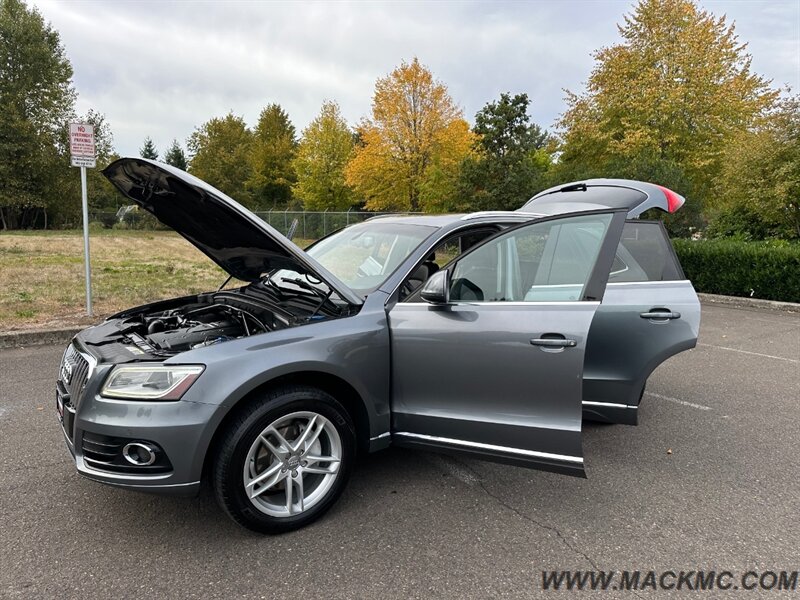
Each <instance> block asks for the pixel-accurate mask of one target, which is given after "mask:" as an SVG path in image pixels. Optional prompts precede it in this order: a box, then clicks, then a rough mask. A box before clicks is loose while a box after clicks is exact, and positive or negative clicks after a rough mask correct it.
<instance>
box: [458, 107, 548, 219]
mask: <svg viewBox="0 0 800 600" xmlns="http://www.w3.org/2000/svg"><path fill="white" fill-rule="evenodd" d="M529 104H530V100H529V99H528V95H527V94H516V95H515V96H513V97H512V96H511V95H510V94H507V93H504V94H501V95H500V100H499V101H497V102H490V103H488V104H486V106H484V107H483V108H482V109H481V110H480V111H478V113H477V114H476V115H475V126H474V127H473V131H474V132H475V134H476V135H477V139H476V141H475V150H476V152H475V153H474V154H473V155H472V156H471V157H470V158H468V159H467V160H466V161H465V163H464V164H463V165H462V172H461V178H460V181H459V184H460V189H461V193H460V194H459V198H461V199H462V201H463V202H464V206H463V207H461V209H462V210H514V209H517V208H519V207H520V206H522V204H524V203H525V201H526V200H528V199H529V198H531V196H533V195H534V194H535V193H536V192H538V191H540V190H541V189H543V188H544V187H545V185H546V183H545V180H544V176H545V174H546V171H547V170H548V168H549V167H550V163H551V162H552V161H551V158H550V153H549V152H548V151H547V150H546V149H545V146H546V145H547V144H548V141H549V136H548V134H547V132H546V131H544V130H542V128H541V127H539V126H538V125H536V124H535V123H531V122H530V116H529V115H528V106H529Z"/></svg>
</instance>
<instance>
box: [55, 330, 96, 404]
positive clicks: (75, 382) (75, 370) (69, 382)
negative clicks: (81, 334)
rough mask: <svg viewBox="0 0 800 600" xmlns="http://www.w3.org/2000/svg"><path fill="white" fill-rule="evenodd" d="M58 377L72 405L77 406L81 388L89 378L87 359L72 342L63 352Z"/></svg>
mask: <svg viewBox="0 0 800 600" xmlns="http://www.w3.org/2000/svg"><path fill="white" fill-rule="evenodd" d="M59 379H60V380H61V382H62V384H63V385H64V388H65V389H66V391H67V393H68V394H69V397H70V400H71V403H72V405H73V406H77V405H78V400H79V399H80V395H81V393H82V392H83V388H84V387H86V381H87V380H88V379H89V361H88V360H86V359H85V358H84V356H83V355H82V354H81V353H80V352H78V350H77V348H75V345H74V344H70V345H69V346H68V347H67V351H66V352H65V353H64V359H63V360H62V361H61V372H60V373H59Z"/></svg>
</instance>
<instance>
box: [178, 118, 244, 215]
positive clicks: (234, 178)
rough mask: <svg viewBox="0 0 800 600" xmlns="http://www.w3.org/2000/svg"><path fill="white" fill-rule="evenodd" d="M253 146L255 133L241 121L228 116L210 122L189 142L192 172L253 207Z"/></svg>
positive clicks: (190, 170)
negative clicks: (248, 188) (251, 188)
mask: <svg viewBox="0 0 800 600" xmlns="http://www.w3.org/2000/svg"><path fill="white" fill-rule="evenodd" d="M252 142H253V133H252V132H251V131H250V129H248V127H247V125H246V124H245V122H244V119H242V118H241V117H237V116H236V115H234V114H233V113H228V114H227V115H226V116H225V117H222V118H218V117H215V118H213V119H210V120H209V121H207V122H206V123H203V125H201V126H200V127H198V128H197V129H196V130H195V131H194V132H193V133H192V135H191V137H190V138H189V142H188V146H189V152H190V153H191V159H190V161H189V172H190V173H192V174H193V175H195V176H197V177H199V178H200V179H202V180H204V181H206V182H208V183H209V184H211V185H213V186H214V187H216V188H218V189H219V190H221V191H222V192H224V193H226V194H228V195H229V196H231V197H232V198H233V199H234V200H237V201H239V202H241V203H242V204H245V205H248V206H251V207H252V199H251V196H250V192H249V191H248V190H247V187H246V182H247V181H248V180H249V179H250V177H251V174H252V171H251V168H250V161H249V158H250V151H251V145H252Z"/></svg>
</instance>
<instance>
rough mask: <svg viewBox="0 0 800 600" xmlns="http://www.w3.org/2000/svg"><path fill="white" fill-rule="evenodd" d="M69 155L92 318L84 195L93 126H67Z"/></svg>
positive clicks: (90, 164)
mask: <svg viewBox="0 0 800 600" xmlns="http://www.w3.org/2000/svg"><path fill="white" fill-rule="evenodd" d="M69 153H70V161H71V164H72V166H73V167H80V168H81V201H82V207H83V262H84V266H85V271H86V314H87V315H89V316H90V317H91V316H92V269H91V266H90V263H89V199H88V195H87V193H86V168H87V167H88V168H92V169H93V168H94V167H95V165H96V161H95V146H94V126H93V125H89V124H88V123H70V124H69Z"/></svg>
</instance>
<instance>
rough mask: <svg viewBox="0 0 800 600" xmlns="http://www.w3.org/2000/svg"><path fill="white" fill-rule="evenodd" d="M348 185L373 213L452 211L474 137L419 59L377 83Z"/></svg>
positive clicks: (440, 85)
mask: <svg viewBox="0 0 800 600" xmlns="http://www.w3.org/2000/svg"><path fill="white" fill-rule="evenodd" d="M358 136H359V139H360V144H359V145H358V146H357V147H356V150H355V154H354V156H353V159H352V160H351V161H350V163H349V164H348V166H347V169H346V180H347V183H348V184H349V185H351V186H352V187H353V188H354V189H355V190H356V192H357V193H358V194H359V195H360V196H361V197H362V198H363V199H364V200H365V205H366V208H368V209H370V210H403V211H418V210H428V211H440V210H447V208H448V205H449V203H450V202H451V200H452V198H453V195H454V193H455V189H456V185H457V180H458V170H459V166H460V164H461V161H462V160H463V158H464V157H465V156H467V155H468V154H469V153H470V151H471V147H472V140H473V134H472V133H471V131H470V129H469V125H468V124H467V122H466V121H465V120H464V118H463V116H462V112H461V109H459V108H458V107H457V106H456V104H455V103H454V102H453V100H452V98H451V97H450V94H449V93H448V91H447V88H446V87H445V86H444V85H443V84H442V83H440V82H439V81H436V80H435V79H434V78H433V74H432V73H431V71H430V70H429V69H427V68H426V67H424V66H423V65H421V64H420V62H419V61H418V60H417V59H416V58H415V59H414V60H413V61H411V63H406V62H403V63H401V65H400V66H399V67H397V68H396V69H395V70H394V71H392V72H391V73H390V74H389V75H388V76H387V77H383V78H381V79H378V81H377V82H376V84H375V94H374V95H373V99H372V118H370V119H365V120H363V121H362V122H361V123H360V125H359V127H358Z"/></svg>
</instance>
